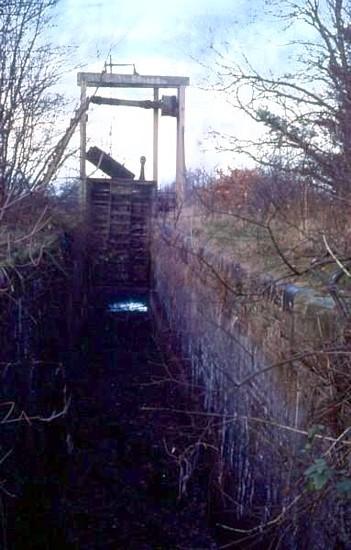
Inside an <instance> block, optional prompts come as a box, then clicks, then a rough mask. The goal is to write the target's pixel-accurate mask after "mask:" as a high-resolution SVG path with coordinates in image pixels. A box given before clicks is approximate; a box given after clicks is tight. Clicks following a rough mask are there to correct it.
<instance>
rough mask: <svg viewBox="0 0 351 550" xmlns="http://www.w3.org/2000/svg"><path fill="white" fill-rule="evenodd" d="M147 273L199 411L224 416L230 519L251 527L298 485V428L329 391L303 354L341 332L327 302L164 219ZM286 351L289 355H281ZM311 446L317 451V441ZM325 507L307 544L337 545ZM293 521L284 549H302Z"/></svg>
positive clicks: (300, 522) (301, 525)
mask: <svg viewBox="0 0 351 550" xmlns="http://www.w3.org/2000/svg"><path fill="white" fill-rule="evenodd" d="M153 273H154V285H155V290H156V292H157V293H158V296H159V299H160V302H161V303H162V304H163V307H164V310H165V314H166V317H167V321H168V323H169V325H170V327H171V329H172V332H173V334H174V335H175V337H176V340H177V342H178V344H179V346H180V349H181V354H182V356H183V357H184V358H186V359H188V360H189V363H190V365H191V379H192V380H193V381H195V382H197V383H198V384H201V385H203V386H204V387H205V398H204V408H205V410H206V411H208V412H209V413H211V412H220V413H221V414H222V420H221V424H220V425H219V426H218V433H219V442H220V447H221V451H220V452H221V458H222V459H223V460H224V462H225V464H226V467H227V468H229V470H230V478H231V482H230V491H231V497H232V502H233V503H236V504H235V505H234V504H233V506H232V509H233V513H232V516H233V517H232V520H233V521H234V522H235V521H237V522H238V525H240V524H242V522H245V524H246V525H250V526H257V525H259V524H264V523H265V522H267V521H271V520H272V519H274V518H275V516H276V515H277V514H278V513H280V512H279V511H281V510H282V509H283V508H284V507H288V508H289V506H290V504H291V502H292V501H293V500H294V499H295V498H296V497H297V496H298V495H299V493H300V491H301V478H302V479H303V468H305V467H306V466H303V465H301V467H300V466H299V460H300V459H299V457H301V452H303V449H304V446H305V445H306V441H307V439H306V435H305V434H304V432H305V431H307V430H308V428H309V427H310V426H311V423H312V424H313V423H314V422H315V421H316V419H315V416H314V415H315V410H316V404H318V403H319V402H320V401H321V400H323V399H324V398H325V389H324V388H323V387H322V388H321V384H320V380H319V377H318V376H317V374H316V373H315V372H314V369H313V368H312V366H309V364H308V361H307V362H306V361H305V360H304V357H302V359H301V360H300V356H303V355H304V353H303V352H306V354H308V352H309V351H310V350H311V346H312V343H313V346H314V347H315V348H318V346H319V345H321V344H322V343H323V342H325V341H326V340H327V339H328V340H330V339H331V338H333V339H335V338H341V337H342V334H341V333H342V330H343V325H342V323H341V322H339V319H338V318H337V312H336V311H335V308H334V304H333V301H332V300H331V299H330V298H326V297H321V296H319V295H318V293H315V292H313V291H308V290H305V289H299V288H297V287H293V286H292V285H285V286H284V285H282V286H280V285H275V284H273V283H272V281H270V279H269V277H262V276H260V277H257V276H254V275H250V276H249V275H248V274H247V273H245V271H244V270H243V269H242V267H241V266H240V265H239V264H236V263H235V262H230V263H229V262H226V261H225V260H223V259H222V258H219V257H216V256H215V255H214V254H213V253H211V252H209V251H206V250H203V249H199V248H198V249H196V248H194V247H193V246H191V245H190V244H189V242H188V241H187V239H186V238H184V236H182V235H181V234H179V233H177V232H176V231H175V230H173V229H172V228H170V227H167V226H163V227H159V228H158V230H157V231H156V232H155V238H154V243H153ZM291 356H293V357H295V358H296V359H295V361H292V362H285V361H286V359H287V357H291ZM279 365H280V366H279ZM317 447H318V446H317ZM317 447H316V452H317V454H318V452H321V451H322V449H323V444H321V448H320V449H319V450H318V448H317ZM300 462H301V461H300ZM330 506H332V507H333V506H334V505H333V504H326V505H324V506H321V509H320V511H319V513H318V515H317V516H316V517H312V516H311V517H309V518H308V521H309V530H308V540H309V542H308V544H310V545H309V546H306V547H308V548H333V545H332V541H334V540H335V529H338V527H336V525H331V522H330V521H328V525H329V526H330V529H329V527H326V525H327V523H326V524H325V526H324V527H323V528H322V529H321V519H322V518H323V515H324V514H325V517H329V516H330V514H332V515H333V517H334V518H336V517H337V515H338V512H337V511H335V510H334V509H333V510H334V511H333V512H331V508H330ZM297 517H298V519H296V518H297ZM289 521H291V525H290V528H289V529H288V530H287V533H289V534H288V535H286V540H285V543H284V548H302V547H303V546H301V544H300V543H301V540H302V539H303V537H304V539H303V540H306V536H307V535H306V530H305V521H307V519H306V515H305V516H304V515H303V514H301V515H300V516H298V515H296V514H295V519H291V518H290V519H289ZM335 522H336V524H337V520H335ZM299 541H300V542H299Z"/></svg>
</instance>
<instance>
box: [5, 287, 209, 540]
mask: <svg viewBox="0 0 351 550" xmlns="http://www.w3.org/2000/svg"><path fill="white" fill-rule="evenodd" d="M126 301H128V302H129V304H130V303H131V302H132V305H129V306H128V307H127V306H126V305H125V304H126ZM137 302H139V306H136V303H137ZM91 303H92V304H93V305H92V306H91V307H90V313H89V316H88V320H87V322H86V325H85V326H84V328H83V330H82V333H81V336H80V339H79V343H78V345H77V348H76V350H75V351H74V350H73V351H72V350H71V352H70V355H69V357H67V358H66V361H67V365H68V368H67V369H66V384H67V387H68V388H69V392H70V393H71V394H72V404H71V407H70V411H69V414H68V416H67V417H66V418H65V419H64V420H58V421H55V422H52V423H50V424H47V425H43V423H41V424H40V425H39V426H38V425H37V424H36V423H33V425H31V426H28V425H24V426H21V427H20V428H18V429H17V436H16V437H17V439H16V445H17V446H16V460H17V463H16V465H14V464H13V470H11V467H10V466H11V464H10V463H9V466H8V472H7V473H8V475H9V476H11V475H12V477H13V476H15V477H16V479H17V480H12V482H11V483H12V484H11V488H12V489H13V492H14V494H15V497H14V498H11V497H9V496H6V495H3V498H2V500H3V506H4V510H3V511H2V524H3V537H2V548H4V549H5V548H8V549H10V550H12V549H14V550H22V549H24V548H26V549H29V548H33V549H38V550H39V549H40V550H41V549H43V550H44V549H48V550H49V549H50V550H51V549H62V548H67V549H77V550H78V549H89V550H90V549H91V550H92V549H101V550H103V549H107V550H108V549H111V550H112V549H129V548H130V549H135V550H137V549H144V550H146V549H173V548H174V549H177V548H179V549H205V548H216V544H215V543H214V541H213V539H212V536H211V532H210V530H209V528H208V520H207V508H206V498H207V493H206V491H207V487H206V486H205V484H203V483H201V481H196V477H195V478H194V480H193V481H191V482H190V483H189V486H188V494H187V495H186V496H183V497H182V498H181V499H179V498H178V481H179V479H178V478H179V467H178V464H177V462H176V461H175V460H174V459H173V457H172V456H169V452H167V449H168V450H169V449H171V448H172V446H173V445H174V444H175V442H176V444H177V445H179V444H181V442H180V440H182V437H183V436H182V435H181V430H182V429H183V426H184V424H187V422H188V419H187V418H186V415H185V414H184V415H182V414H178V415H176V414H170V413H161V412H157V411H154V412H149V411H147V410H145V408H147V407H153V408H156V409H157V408H160V409H161V408H165V407H167V408H172V407H174V408H182V407H183V406H184V408H186V400H187V397H186V396H184V393H182V392H181V390H180V389H179V388H176V387H174V384H173V385H171V384H166V383H163V379H164V378H165V376H166V374H165V373H166V371H165V364H164V361H165V359H164V356H163V355H162V354H161V352H160V350H159V346H158V344H157V337H156V335H155V329H154V325H153V322H152V319H151V316H150V311H149V310H147V301H146V300H145V299H144V298H143V297H140V296H139V297H134V298H133V299H132V300H131V298H130V297H128V299H127V297H125V296H116V295H113V294H111V293H106V292H104V293H100V294H96V295H95V296H93V297H92V300H91ZM128 309H129V310H131V311H128ZM161 381H162V382H161ZM182 444H186V441H183V443H182Z"/></svg>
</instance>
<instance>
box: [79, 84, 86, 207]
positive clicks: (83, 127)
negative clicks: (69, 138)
mask: <svg viewBox="0 0 351 550" xmlns="http://www.w3.org/2000/svg"><path fill="white" fill-rule="evenodd" d="M86 99H87V87H86V83H85V81H82V82H81V85H80V104H81V105H84V104H85V102H86ZM87 118H88V115H87V113H84V114H83V115H82V117H81V119H80V206H81V209H82V211H83V212H85V211H86V206H87V204H86V203H87V181H86V180H87V175H86V148H87Z"/></svg>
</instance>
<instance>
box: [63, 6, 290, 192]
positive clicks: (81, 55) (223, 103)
mask: <svg viewBox="0 0 351 550" xmlns="http://www.w3.org/2000/svg"><path fill="white" fill-rule="evenodd" d="M263 2H264V0H254V1H251V2H250V1H249V0H176V1H173V2H171V1H169V0H168V1H167V0H162V1H161V0H148V1H143V0H121V1H118V0H100V1H99V0H61V2H60V3H59V5H58V8H57V13H56V15H55V23H56V29H54V31H53V33H54V36H53V40H54V41H56V42H59V43H60V44H62V45H66V44H69V45H72V46H74V47H75V51H74V54H72V62H73V64H74V65H76V66H77V65H78V66H79V67H80V68H79V69H78V70H81V71H96V72H100V71H101V70H102V69H103V66H104V62H105V61H106V60H107V59H108V58H109V56H110V55H111V56H112V60H113V62H114V63H135V65H136V68H137V71H138V72H139V73H140V74H157V75H168V76H173V75H174V76H188V77H189V78H190V87H189V88H188V89H187V93H186V165H187V168H188V169H196V168H205V169H206V170H208V171H212V170H214V169H216V168H217V167H220V168H224V169H225V168H226V167H229V166H230V167H235V166H240V165H241V164H242V163H243V162H244V161H243V160H241V159H240V158H238V157H235V155H234V154H233V153H231V152H222V153H221V152H218V151H217V150H216V148H215V144H214V142H213V140H212V139H211V137H210V133H211V130H215V131H217V132H219V133H220V134H221V133H223V134H229V135H235V134H237V133H240V135H241V136H242V137H243V136H245V135H247V136H252V135H254V134H255V133H257V132H258V130H257V128H256V126H255V125H254V123H252V122H251V121H250V120H248V119H246V117H245V116H244V115H243V114H242V113H240V112H239V111H237V110H236V109H234V108H233V107H231V106H230V105H228V102H227V97H226V96H225V95H224V94H223V93H221V92H218V91H216V90H214V89H213V85H214V82H215V81H216V71H217V70H218V64H217V63H218V59H217V56H216V54H215V53H214V48H216V49H219V50H220V51H221V53H222V54H224V55H226V56H227V58H228V59H229V60H230V59H233V60H236V61H237V60H240V58H241V57H242V55H243V54H244V53H245V54H249V57H250V59H251V60H252V62H253V63H254V65H255V66H257V67H258V68H261V67H272V68H273V69H274V68H277V67H279V66H281V65H282V63H283V53H282V52H283V50H282V47H283V46H282V44H283V42H282V37H281V36H280V35H279V33H278V32H276V29H277V27H276V22H274V21H273V20H272V18H271V17H270V16H268V17H266V16H263V12H262V9H263ZM211 46H212V47H211ZM127 70H128V69H127ZM76 72H77V69H74V70H73V71H71V72H69V73H68V74H67V75H66V76H65V79H64V86H65V91H66V92H67V93H68V95H70V97H72V98H73V101H74V100H76V101H77V100H78V97H79V88H78V87H77V86H76V76H75V73H76ZM120 72H126V69H124V70H122V69H121V70H120ZM104 93H105V94H106V95H107V96H108V97H120V98H137V99H140V98H144V99H151V96H150V95H149V94H150V93H151V91H148V90H143V91H141V92H140V91H139V92H137V93H135V91H134V92H130V91H123V90H118V94H117V95H116V94H115V93H114V91H110V90H108V89H106V90H104ZM165 93H169V92H165ZM175 128H176V121H175V119H171V118H169V117H162V118H161V122H160V166H159V174H160V181H161V183H167V182H170V181H172V179H173V178H174V173H175V135H176V130H175ZM88 139H89V145H98V146H100V147H101V148H103V149H104V150H106V151H107V152H108V153H111V154H112V155H113V156H114V157H115V158H116V159H117V160H119V161H120V162H122V163H125V165H126V166H127V167H128V168H129V169H131V170H132V171H133V172H135V173H136V174H138V172H139V158H140V156H141V155H145V156H146V157H147V164H146V176H147V178H150V179H151V176H152V173H151V172H152V170H151V168H152V152H151V145H152V111H146V112H145V111H142V110H141V109H134V108H121V107H105V106H103V107H102V106H93V107H91V108H90V111H89V122H88ZM90 168H91V169H92V167H90ZM73 170H74V169H73Z"/></svg>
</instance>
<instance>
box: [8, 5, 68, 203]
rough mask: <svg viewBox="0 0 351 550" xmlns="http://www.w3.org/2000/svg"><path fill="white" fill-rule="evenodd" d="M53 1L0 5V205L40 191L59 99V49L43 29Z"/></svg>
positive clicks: (57, 113)
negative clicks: (56, 85) (34, 191)
mask: <svg viewBox="0 0 351 550" xmlns="http://www.w3.org/2000/svg"><path fill="white" fill-rule="evenodd" d="M56 4H57V0H6V1H2V2H0V199H1V206H4V204H5V203H6V204H8V203H10V202H12V201H13V200H17V199H18V198H19V197H20V196H21V195H23V194H27V193H28V192H30V191H33V190H34V189H35V188H38V186H40V185H41V184H42V183H43V181H44V179H45V178H43V175H44V174H45V172H46V171H47V164H48V162H49V158H50V156H51V153H52V152H53V148H54V145H55V140H57V135H55V132H57V127H55V122H56V121H57V118H58V116H59V114H60V112H62V111H61V109H62V106H63V98H62V97H61V96H60V95H58V94H57V93H55V92H53V86H54V85H55V84H56V83H57V80H58V77H59V73H60V72H61V71H62V69H63V62H64V59H63V57H62V53H63V52H62V50H60V49H59V48H55V47H53V46H51V45H50V43H49V38H48V34H47V33H48V29H50V25H51V17H52V10H53V8H54V7H55V5H56Z"/></svg>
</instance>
